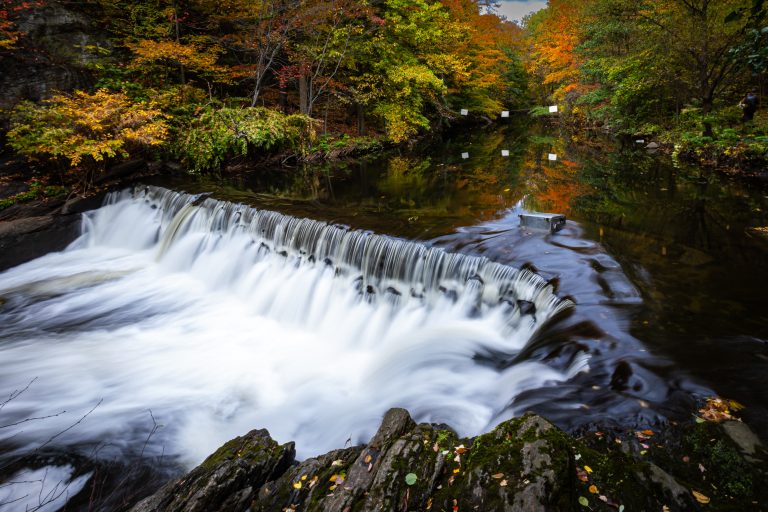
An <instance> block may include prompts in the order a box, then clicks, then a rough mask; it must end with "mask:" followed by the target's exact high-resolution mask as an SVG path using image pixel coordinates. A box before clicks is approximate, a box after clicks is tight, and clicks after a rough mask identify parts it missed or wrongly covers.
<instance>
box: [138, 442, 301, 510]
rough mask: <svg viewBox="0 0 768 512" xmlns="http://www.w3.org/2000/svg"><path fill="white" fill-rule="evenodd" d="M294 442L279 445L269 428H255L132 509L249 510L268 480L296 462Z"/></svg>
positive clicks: (279, 474) (278, 475) (271, 479)
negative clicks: (271, 435)
mask: <svg viewBox="0 0 768 512" xmlns="http://www.w3.org/2000/svg"><path fill="white" fill-rule="evenodd" d="M295 455H296V450H295V449H294V445H293V443H286V444H284V445H282V446H280V445H278V444H277V442H275V441H274V440H273V439H272V438H271V437H270V436H269V432H267V431H266V430H252V431H251V432H249V433H248V434H246V435H245V436H242V437H237V438H235V439H233V440H231V441H229V442H228V443H226V444H225V445H224V446H222V447H221V448H219V449H218V450H216V452H215V453H214V454H213V455H211V456H210V457H208V458H207V459H206V460H205V461H204V462H203V463H202V464H200V465H199V466H198V467H196V468H195V469H193V470H192V471H191V472H190V473H189V474H187V475H186V476H185V477H183V478H181V479H179V480H175V481H173V482H170V483H169V484H167V485H165V486H164V487H163V488H161V489H160V490H159V491H158V492H157V493H155V494H154V495H152V496H150V497H149V498H147V499H145V500H143V501H141V502H139V503H138V504H137V505H136V506H134V507H133V509H132V512H149V511H159V510H162V511H166V512H213V511H222V512H224V511H227V512H229V511H236V510H246V509H247V508H248V507H249V506H250V503H251V501H253V499H254V497H255V495H256V491H257V490H258V489H259V488H260V487H261V486H262V485H264V483H266V482H269V481H273V480H276V479H277V478H278V477H280V476H281V475H282V474H284V473H285V471H286V470H287V469H288V468H289V467H290V466H291V465H292V464H293V463H294V457H295Z"/></svg>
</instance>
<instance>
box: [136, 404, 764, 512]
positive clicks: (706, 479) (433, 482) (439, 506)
mask: <svg viewBox="0 0 768 512" xmlns="http://www.w3.org/2000/svg"><path fill="white" fill-rule="evenodd" d="M730 430H732V431H737V433H736V434H733V432H731V431H729V430H728V429H727V428H726V430H723V428H722V427H721V426H720V425H717V424H710V423H706V424H694V423H693V422H691V424H688V425H683V426H672V425H671V426H670V428H669V429H668V431H667V432H652V431H648V430H644V431H642V432H634V431H628V432H612V433H610V435H606V434H605V433H603V432H590V433H587V434H585V435H584V436H582V437H580V438H578V439H577V438H573V437H572V436H569V435H568V434H566V433H565V432H563V431H561V430H559V429H558V428H557V427H555V426H554V425H552V424H551V423H549V422H548V421H546V420H545V419H543V418H541V417H540V416H536V415H533V414H527V415H525V416H523V417H521V418H515V419H512V420H509V421H506V422H504V423H502V424H500V425H499V426H498V427H496V428H495V429H494V430H493V431H491V432H489V433H487V434H483V435H481V436H478V437H476V438H465V439H460V438H458V437H457V436H456V434H455V433H454V432H452V431H451V430H449V429H447V428H443V427H440V426H434V425H428V424H420V425H417V424H415V423H414V422H413V420H412V419H411V417H410V416H409V414H408V412H407V411H405V410H403V409H392V410H390V411H389V412H387V414H386V415H385V416H384V419H383V421H382V424H381V427H380V428H379V430H378V432H377V433H376V435H375V436H374V437H373V439H371V441H370V443H368V445H366V446H361V447H353V448H347V449H343V450H335V451H332V452H330V453H327V454H325V455H322V456H320V457H316V458H312V459H308V460H306V461H304V462H302V463H296V462H294V460H293V457H294V451H293V445H292V444H287V445H283V446H279V445H278V444H277V443H276V442H275V441H273V440H272V439H270V438H269V434H268V433H267V432H266V431H265V430H260V431H253V432H251V433H249V434H248V435H247V436H244V437H242V438H237V439H234V440H232V441H230V442H229V443H227V444H225V445H224V446H223V447H222V448H220V449H219V450H218V451H217V452H216V453H214V454H213V455H211V456H210V457H209V458H208V459H207V460H206V461H205V462H203V464H201V465H200V466H199V467H198V468H196V469H195V470H193V471H192V472H191V473H190V474H189V475H187V476H186V477H185V478H183V479H181V480H178V481H176V482H173V483H171V484H169V485H167V486H166V487H164V488H163V489H161V490H160V492H158V493H157V494H156V495H155V496H152V497H151V498H148V499H147V500H145V501H143V502H141V503H140V504H139V505H137V507H135V508H134V511H136V512H140V511H141V512H148V511H198V510H199V511H202V510H206V511H207V510H222V511H223V510H228V511H229V510H231V511H234V512H237V511H246V510H249V511H253V512H269V511H280V512H282V511H285V510H288V511H292V510H296V511H312V512H315V511H317V512H321V511H322V512H358V511H376V512H379V511H381V512H384V511H415V510H421V511H428V510H435V511H456V510H459V511H472V510H482V511H496V510H498V511H581V510H585V511H586V510H592V511H601V510H602V511H616V510H619V509H622V507H623V510H627V511H633V510H664V509H665V507H666V509H669V510H670V511H673V512H674V511H678V510H697V509H701V507H703V506H705V505H706V507H707V508H706V509H707V510H750V509H751V510H759V506H757V507H756V505H758V504H761V503H766V502H768V501H766V498H767V497H766V496H765V492H766V491H765V490H764V487H765V486H763V485H761V483H763V482H765V472H764V466H763V463H762V462H761V460H764V459H761V457H763V456H764V452H763V451H762V449H761V448H760V447H759V446H758V445H757V444H756V443H755V442H754V439H755V438H753V437H752V436H749V435H748V434H749V432H745V431H744V429H743V428H741V427H738V426H737V427H734V426H731V427H730ZM733 436H736V437H737V440H739V441H740V442H736V441H735V440H734V439H733ZM746 457H750V459H747V458H746Z"/></svg>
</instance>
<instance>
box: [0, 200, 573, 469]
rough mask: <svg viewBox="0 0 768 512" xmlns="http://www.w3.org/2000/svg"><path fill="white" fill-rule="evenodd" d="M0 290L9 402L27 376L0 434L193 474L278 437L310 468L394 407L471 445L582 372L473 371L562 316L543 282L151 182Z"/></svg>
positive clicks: (3, 385) (3, 280) (475, 260)
mask: <svg viewBox="0 0 768 512" xmlns="http://www.w3.org/2000/svg"><path fill="white" fill-rule="evenodd" d="M0 297H2V298H3V299H4V300H5V304H3V305H1V306H0V393H2V395H8V394H9V393H11V392H12V391H13V390H14V389H20V388H23V387H24V386H25V385H26V384H27V383H28V382H29V381H30V380H32V379H33V378H35V380H34V382H33V383H32V385H31V386H30V387H29V389H27V390H26V391H24V392H23V393H21V394H20V395H19V396H18V397H17V398H15V399H14V400H12V401H11V402H9V403H8V404H6V405H5V407H4V408H3V409H2V410H0V424H9V423H14V422H18V421H22V420H24V419H27V418H33V417H42V416H50V415H56V416H55V417H50V418H46V419H41V420H34V421H28V422H25V423H23V424H21V425H18V426H15V427H9V428H3V429H0V442H5V444H7V445H9V446H12V447H14V449H16V450H19V451H24V450H30V449H34V448H36V447H38V446H40V445H42V444H44V443H46V441H48V440H49V439H50V438H51V437H54V436H55V438H54V439H53V440H51V441H50V442H49V443H48V445H47V446H57V445H58V446H62V445H66V446H71V445H74V444H78V445H79V446H87V445H89V443H98V442H101V443H108V444H109V445H110V447H109V449H105V450H102V451H99V453H109V452H110V450H114V449H118V450H121V451H122V452H131V453H134V454H136V453H139V452H141V451H142V450H143V451H144V454H145V455H159V454H160V453H164V454H165V455H166V456H177V457H179V458H180V459H181V460H182V461H183V462H184V463H186V464H187V465H194V464H196V463H199V462H200V461H201V460H202V459H203V458H204V457H205V456H206V455H208V454H210V453H211V452H212V451H213V450H215V449H216V448H217V447H218V446H220V445H221V444H222V443H223V442H225V441H226V440H228V439H231V438H232V437H234V436H236V435H241V434H243V433H245V432H247V431H248V430H250V429H252V428H267V429H269V431H270V433H271V434H272V436H273V437H274V438H275V439H277V440H278V441H280V442H286V441H289V440H295V441H296V443H297V451H298V453H299V456H301V457H304V456H310V455H315V454H318V453H321V452H325V451H327V450H330V449H333V448H338V447H341V446H343V445H344V444H345V442H346V441H347V440H348V439H350V438H351V440H352V442H353V443H357V442H364V441H367V439H368V438H369V437H370V436H371V435H372V434H373V432H374V431H375V429H376V428H377V427H378V424H379V421H380V419H381V416H382V414H383V413H384V412H385V411H386V410H387V409H388V408H390V407H404V408H406V409H408V410H409V411H410V412H411V414H412V415H413V416H414V417H415V418H416V419H417V420H418V421H428V422H441V423H447V424H449V425H451V426H453V427H454V428H456V429H457V431H458V432H459V433H460V434H463V435H470V434H478V433H480V432H482V431H485V430H486V429H488V428H490V427H491V426H493V425H494V424H495V423H498V422H499V421H501V420H503V419H506V418H507V417H509V416H511V415H512V414H514V413H515V412H516V411H514V410H512V409H510V408H509V404H510V401H511V400H512V399H513V398H514V397H515V396H516V395H518V394H519V393H520V392H521V391H525V390H530V389H533V388H539V387H543V386H549V385H553V384H555V383H557V382H559V381H563V380H565V379H567V378H568V377H569V376H570V375H572V374H573V372H575V371H578V370H579V367H574V368H567V369H555V368H552V367H550V366H548V365H546V364H544V363H541V362H535V361H528V362H521V363H518V364H515V365H513V366H511V367H508V368H505V369H503V370H500V369H497V368H496V367H494V366H493V365H490V364H481V363H479V362H478V361H477V358H476V357H477V356H478V355H480V356H488V355H491V354H493V355H494V356H495V357H500V356H501V357H505V358H506V357H510V358H511V357H512V356H514V355H515V354H516V353H518V352H519V351H520V350H521V349H522V348H523V347H524V346H525V345H526V343H527V342H528V341H529V340H530V339H531V337H532V336H533V335H534V334H535V332H536V331H537V330H538V329H540V328H541V327H542V326H543V325H544V324H545V323H546V322H547V321H548V319H550V318H551V317H552V316H553V315H555V314H556V313H557V312H559V311H561V310H562V309H564V308H567V307H569V303H568V302H567V301H565V302H564V301H560V300H559V299H558V298H557V297H555V296H554V295H553V293H552V290H551V288H550V287H549V286H547V285H546V284H545V283H544V282H543V280H542V279H540V278H539V277H538V276H536V275H534V274H531V273H529V272H527V271H519V270H516V269H514V268H511V267H507V266H503V265H498V264H495V263H491V262H489V261H488V260H486V259H484V258H479V257H471V256H464V255H457V254H449V253H446V252H443V251H441V250H439V249H427V248H425V247H424V246H422V245H420V244H416V243H411V242H407V241H402V240H397V239H392V238H387V237H382V236H377V235H373V234H370V233H366V232H360V231H351V230H347V229H343V228H340V227H336V226H331V225H327V224H325V223H320V222H315V221H311V220H303V219H294V218H291V217H287V216H283V215H280V214H276V213H273V212H265V211H259V210H255V209H252V208H248V207H244V206H242V205H236V204H230V203H224V202H218V201H215V200H212V199H204V198H199V197H195V196H190V195H184V194H178V193H174V192H170V191H166V190H164V189H158V188H146V189H141V190H140V191H138V192H136V193H135V194H134V193H128V192H124V193H121V194H116V195H113V196H112V197H111V198H110V201H109V204H108V205H106V206H104V207H103V208H101V209H99V210H97V211H95V212H92V213H90V214H88V215H87V216H86V217H85V219H84V233H83V235H82V236H81V237H80V239H78V240H77V241H76V242H75V243H74V244H73V245H72V246H71V247H70V248H69V249H68V250H66V251H64V252H62V253H55V254H49V255H47V256H44V257H42V258H39V259H37V260H34V261H32V262H30V263H27V264H25V265H22V266H19V267H16V268H14V269H11V270H8V271H7V272H5V273H3V274H0ZM518 301H526V302H525V303H519V302H518ZM530 303H532V304H534V305H535V312H533V313H531V312H530V310H531V309H532V308H531V304H530ZM519 304H522V305H523V306H524V307H523V310H524V311H525V314H523V313H521V309H520V307H518V305H519ZM100 401H101V403H100V405H98V407H96V409H95V410H93V412H92V413H91V414H89V415H88V416H87V417H86V418H85V419H83V421H82V422H81V423H79V424H78V425H76V426H75V427H74V428H72V429H70V430H68V431H66V432H64V433H63V434H61V435H58V436H57V434H58V433H60V432H61V431H62V430H64V429H66V428H67V427H69V426H71V425H72V424H73V423H74V422H76V421H77V420H78V419H80V418H82V417H83V416H84V415H86V413H88V411H90V410H91V409H92V408H93V407H94V406H96V405H97V404H99V402H100ZM149 410H151V411H152V413H153V415H154V417H155V418H156V419H157V422H158V423H159V424H160V425H161V426H162V427H161V428H160V429H159V430H158V432H157V433H155V434H154V435H153V436H152V437H151V438H150V439H149V442H148V443H146V447H145V446H144V445H145V441H146V439H147V435H148V432H149V429H151V428H152V419H151V418H150V415H149ZM62 411H66V412H62ZM59 413H61V414H59ZM88 449H91V447H90V446H89V447H88ZM112 453H113V452H112Z"/></svg>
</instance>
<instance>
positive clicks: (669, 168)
mask: <svg viewBox="0 0 768 512" xmlns="http://www.w3.org/2000/svg"><path fill="white" fill-rule="evenodd" d="M173 185H175V186H176V187H181V188H183V189H185V190H197V191H212V192H214V193H215V196H216V197H219V198H222V199H229V200H233V201H239V202H240V201H241V202H246V203H249V204H254V205H259V206H261V207H264V208H271V209H275V210H279V211H283V212H286V213H289V214H292V215H296V216H301V217H310V218H314V219H321V220H326V221H330V222H335V223H341V224H344V225H348V226H351V227H353V228H358V229H367V230H372V231H374V232H377V233H386V234H389V235H392V236H398V237H404V238H408V239H418V240H423V241H424V242H426V243H427V244H432V245H435V246H437V247H442V248H445V249H446V250H450V251H458V252H461V253H466V254H475V255H483V256H486V257H488V258H490V259H491V260H493V261H497V262H501V263H509V264H511V265H513V266H516V267H521V266H531V267H533V268H535V269H536V270H537V271H538V273H539V274H540V275H542V276H544V277H545V278H547V279H554V280H555V282H556V283H557V285H558V293H559V294H560V295H561V296H566V295H567V296H569V297H572V298H574V300H575V301H576V303H577V304H578V306H577V307H576V316H577V317H579V322H581V324H580V325H581V327H582V328H584V329H586V331H587V332H589V334H585V335H584V336H579V335H576V333H577V332H578V329H573V328H572V327H570V323H573V324H576V323H578V322H575V320H573V319H571V320H569V322H570V323H566V325H569V327H567V328H566V327H564V326H562V327H563V330H564V332H563V333H561V335H562V336H563V337H566V338H568V337H571V338H573V337H574V336H575V338H578V339H580V342H582V343H584V342H585V341H584V340H585V339H592V338H600V339H601V340H602V341H601V342H600V343H597V344H596V346H594V347H592V349H593V350H595V351H598V352H605V351H606V350H611V349H607V348H606V346H605V345H606V343H605V339H604V337H605V336H608V337H609V338H611V337H616V339H615V340H613V341H612V342H611V343H608V345H614V341H615V345H616V346H615V347H614V349H615V350H617V351H618V354H615V357H616V359H614V360H613V363H612V364H611V365H610V366H611V367H612V369H613V373H611V371H612V370H611V368H606V369H605V371H604V372H603V373H599V372H595V371H594V370H593V371H592V372H591V373H592V375H591V376H590V378H589V379H588V380H589V381H590V383H589V384H590V385H589V386H587V387H586V388H581V389H579V391H578V392H577V394H579V395H580V394H582V393H585V392H589V393H590V394H592V393H591V392H593V391H597V390H595V389H593V387H598V386H599V387H601V390H600V391H598V392H597V393H596V394H598V395H599V394H601V393H603V390H602V388H603V387H606V388H611V387H612V388H613V391H617V390H621V388H622V386H621V385H620V381H622V379H618V378H616V379H613V385H611V377H613V376H614V375H615V376H616V377H619V376H620V375H618V374H616V372H615V370H616V368H619V372H618V373H619V374H621V373H622V371H623V370H626V368H627V367H626V365H624V364H623V363H624V362H629V363H632V364H635V363H636V364H638V365H640V366H641V368H635V369H634V371H633V372H632V373H633V376H632V377H631V378H630V379H636V380H638V381H639V382H640V383H641V384H638V382H635V383H634V385H635V386H637V385H640V386H641V387H642V393H651V394H653V389H656V388H658V389H656V390H657V391H659V390H660V389H664V390H665V391H663V392H662V391H659V393H658V394H657V395H654V397H655V398H658V399H660V402H664V401H665V400H667V399H669V398H673V397H675V396H676V395H675V393H674V392H672V391H670V390H668V389H666V388H667V387H668V386H671V387H672V388H673V389H677V388H678V387H679V386H683V387H686V386H691V387H693V388H697V387H698V386H702V387H703V389H699V392H701V393H708V392H711V393H719V394H721V395H722V396H725V397H728V398H732V399H735V400H739V401H742V402H744V404H745V405H747V406H748V408H747V410H746V411H744V412H743V416H744V417H745V418H747V419H748V420H749V421H750V423H752V424H753V426H754V427H755V428H756V430H757V431H758V432H759V433H760V434H761V435H762V436H763V437H764V438H765V437H767V436H768V434H766V433H768V236H766V235H765V234H763V235H761V234H760V231H759V229H755V228H760V227H764V226H768V184H766V183H765V182H762V183H760V182H746V181H743V180H738V179H733V178H728V177H725V176H723V175H722V174H719V173H716V172H712V171H709V170H705V169H701V168H699V167H695V166H691V165H686V164H682V163H679V162H677V161H676V160H674V159H672V158H670V157H669V156H667V155H663V154H660V153H656V152H653V151H649V150H645V149H643V148H642V147H641V146H640V145H637V144H633V143H632V142H630V143H629V144H620V143H618V142H617V141H615V140H612V139H610V138H609V137H605V136H600V135H599V134H588V133H586V134H584V135H582V136H574V135H573V134H566V133H561V132H560V131H559V130H558V129H557V128H556V127H552V126H545V125H539V124H535V125H533V126H531V125H528V124H525V123H516V122H514V121H513V122H512V123H511V124H508V125H505V126H501V127H492V128H490V129H480V128H478V129H470V130H466V131H457V132H452V133H449V134H447V135H445V136H444V137H443V139H442V140H440V141H437V142H432V143H430V144H425V145H422V146H420V147H417V148H415V149H413V150H411V151H397V152H393V153H385V154H384V155H381V156H376V157H367V158H362V159H358V160H356V161H352V162H343V163H333V164H323V165H311V166H307V167H304V168H301V169H296V170H289V171H286V170H257V171H255V172H253V173H250V174H248V175H246V176H225V177H223V179H222V180H220V181H212V180H210V179H203V178H201V179H200V180H199V181H197V182H193V183H189V182H186V181H185V182H184V183H176V184H173ZM521 211H540V212H554V213H562V214H565V215H567V216H568V219H569V223H568V227H567V229H566V230H565V231H562V232H560V233H558V234H556V235H547V234H542V233H540V232H527V231H525V230H521V228H520V226H519V220H518V214H519V213H520V212H521ZM582 315H583V316H582ZM587 326H588V327H587ZM595 328H596V329H597V330H598V331H600V333H601V335H600V336H595V334H596V333H595V332H590V330H591V329H595ZM582 338H583V339H582ZM630 347H632V348H630ZM633 350H639V351H641V355H642V356H643V357H641V358H639V360H638V361H634V362H633V359H632V358H633V355H632V353H633ZM646 354H652V355H653V357H648V356H647V355H646ZM612 357H613V356H611V357H609V358H608V359H611V358H612ZM644 365H649V366H651V367H652V368H651V369H650V371H651V373H646V372H645V371H644V370H643V369H642V366H644ZM595 374H599V375H595ZM657 378H658V379H660V380H661V381H665V382H666V383H665V384H661V383H660V382H659V381H657V380H656V379H657ZM593 381H595V382H597V383H596V384H593ZM683 382H685V383H686V384H683ZM694 383H695V384H694ZM622 393H623V394H627V393H629V394H630V395H631V394H632V392H631V391H630V390H629V389H623V390H622ZM642 393H640V395H642ZM665 393H668V394H665ZM570 398H572V397H569V399H570ZM582 398H584V397H582ZM615 398H616V397H615V396H612V397H611V398H609V397H606V396H600V397H591V401H595V400H596V401H598V402H601V401H603V400H609V401H613V399H615ZM646 398H647V397H646ZM659 405H660V404H659ZM666 405H670V404H666ZM690 405H691V404H690V403H687V402H686V403H685V407H690ZM662 408H664V407H662ZM673 409H674V407H673ZM583 411H585V412H584V413H583V414H580V415H579V418H573V417H571V418H570V419H567V418H565V417H564V418H563V419H562V421H561V424H562V425H563V426H568V423H570V422H571V421H575V422H579V421H583V420H584V416H589V415H590V414H589V413H588V412H586V411H587V409H586V408H583ZM543 412H549V413H550V416H552V415H553V414H554V415H557V414H556V413H554V412H553V411H543ZM603 413H605V410H602V408H601V412H600V413H598V414H597V415H598V416H600V418H601V419H603V420H604V419H605V416H604V415H603ZM566 416H567V415H566ZM608 416H612V417H613V419H620V420H621V421H624V420H625V419H628V418H624V412H623V411H611V412H609V413H608Z"/></svg>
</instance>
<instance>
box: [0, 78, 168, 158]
mask: <svg viewBox="0 0 768 512" xmlns="http://www.w3.org/2000/svg"><path fill="white" fill-rule="evenodd" d="M166 117H167V116H165V115H163V114H162V113H161V112H160V111H159V110H157V109H155V108H153V107H152V105H150V104H148V103H145V102H135V101H132V100H130V99H129V98H128V97H127V96H126V95H125V94H123V93H119V92H108V91H106V90H98V91H96V92H95V93H94V94H88V93H87V92H84V91H76V92H75V93H74V94H73V95H71V96H66V95H56V96H54V97H53V98H51V99H49V100H46V101H44V102H43V103H42V104H35V103H31V102H24V103H21V104H19V105H17V106H16V107H15V108H14V109H13V111H12V112H11V129H10V131H9V132H8V143H9V145H10V146H11V147H12V148H13V149H14V150H16V151H17V152H18V153H21V154H23V155H26V156H28V157H31V158H39V157H43V158H47V159H60V158H64V159H66V160H67V161H68V163H69V165H70V167H73V168H81V167H82V168H85V169H87V170H92V169H94V168H96V167H98V168H101V167H103V164H104V161H105V160H106V159H107V158H114V157H116V156H121V157H127V156H128V150H129V148H131V146H135V147H140V146H157V145H160V144H162V143H163V142H164V141H165V139H166V137H167V133H168V127H167V125H166V122H165V119H166Z"/></svg>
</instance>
